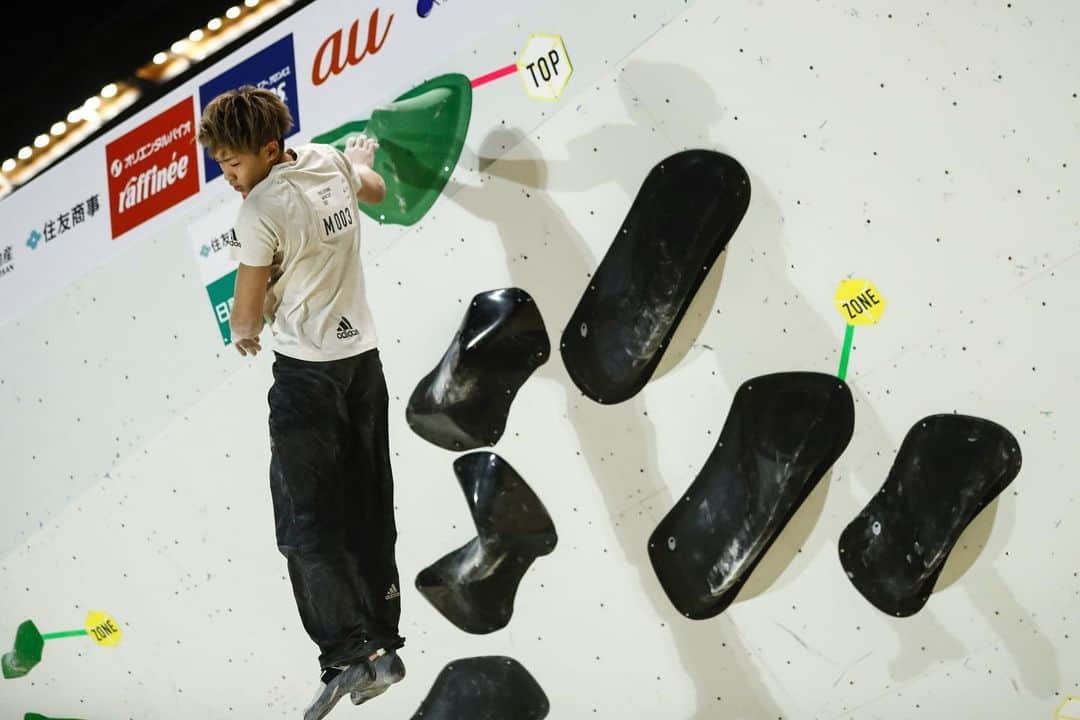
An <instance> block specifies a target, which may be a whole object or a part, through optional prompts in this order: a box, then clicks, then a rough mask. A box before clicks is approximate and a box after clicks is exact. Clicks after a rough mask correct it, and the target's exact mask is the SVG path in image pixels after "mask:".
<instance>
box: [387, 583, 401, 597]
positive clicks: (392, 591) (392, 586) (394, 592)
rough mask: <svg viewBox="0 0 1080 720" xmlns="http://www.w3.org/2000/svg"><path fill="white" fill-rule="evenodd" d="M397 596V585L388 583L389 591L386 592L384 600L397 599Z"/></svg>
mask: <svg viewBox="0 0 1080 720" xmlns="http://www.w3.org/2000/svg"><path fill="white" fill-rule="evenodd" d="M399 595H400V593H399V592H398V589H397V585H396V584H395V583H390V589H389V590H387V591H386V598H385V599H386V600H393V599H394V598H396V597H398V596H399Z"/></svg>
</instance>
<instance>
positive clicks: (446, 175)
mask: <svg viewBox="0 0 1080 720" xmlns="http://www.w3.org/2000/svg"><path fill="white" fill-rule="evenodd" d="M471 117H472V83H471V82H470V80H469V78H467V77H465V76H464V75H461V74H458V73H450V74H447V75H440V76H439V77H436V78H433V79H431V80H428V81H427V82H425V83H423V84H422V85H419V86H417V87H415V88H413V89H412V90H410V91H409V92H407V93H405V94H404V95H402V96H401V97H399V98H397V99H396V100H394V101H393V102H391V103H389V104H386V105H380V106H379V107H377V108H375V110H374V111H373V112H372V113H371V119H370V120H357V121H353V122H348V123H345V124H344V125H341V126H339V127H337V128H334V129H333V130H330V131H329V132H325V133H323V134H321V135H316V136H315V137H313V138H312V139H311V141H312V142H317V143H326V144H329V145H333V146H334V147H336V148H338V149H339V150H344V149H345V143H346V142H348V140H349V138H350V137H352V136H354V135H358V134H360V133H361V132H362V133H364V134H365V135H367V136H368V137H371V138H374V139H376V140H377V141H378V142H379V149H378V150H376V151H375V171H376V172H378V173H379V175H381V176H382V178H383V180H385V181H386V198H385V199H384V200H383V201H382V202H381V203H379V204H378V205H363V204H361V205H359V207H360V210H361V211H362V212H363V213H364V214H366V215H368V216H369V217H371V218H372V219H374V220H377V221H379V222H380V223H383V224H393V225H414V224H415V223H417V222H419V221H420V219H421V218H422V217H423V216H424V215H425V214H426V213H427V211H428V210H430V209H431V206H432V205H434V204H435V201H436V200H438V198H439V195H440V194H442V191H443V188H445V187H446V182H447V181H448V180H449V179H450V174H451V173H452V172H453V171H454V168H455V167H457V162H458V158H459V157H461V149H462V148H463V147H464V146H465V136H466V134H467V133H468V131H469V120H470V118H471Z"/></svg>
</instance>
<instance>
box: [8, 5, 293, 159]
mask: <svg viewBox="0 0 1080 720" xmlns="http://www.w3.org/2000/svg"><path fill="white" fill-rule="evenodd" d="M311 2H312V0H299V1H298V2H295V3H294V4H293V5H292V6H290V7H288V8H286V9H284V10H283V11H281V12H279V13H278V14H277V15H275V16H274V17H273V18H271V19H270V20H269V21H268V22H266V23H264V24H262V25H260V26H258V27H257V28H256V29H255V30H254V31H252V32H251V33H249V34H247V35H245V36H242V37H241V38H239V39H238V40H236V41H234V42H233V43H231V44H229V45H226V46H225V47H222V48H220V49H219V50H218V51H216V52H215V53H213V54H212V55H209V56H207V58H206V59H205V60H204V61H203V62H201V63H199V64H193V65H192V66H191V68H189V69H188V70H186V71H184V72H183V73H181V74H180V75H178V76H177V77H174V78H171V79H170V80H169V81H167V82H166V83H164V84H161V85H156V84H153V83H147V82H145V81H142V80H140V79H138V78H136V77H135V70H136V69H138V68H139V67H141V66H143V65H146V64H147V63H150V62H151V61H152V59H153V57H154V55H155V54H157V53H158V52H163V51H168V49H169V47H170V46H171V45H172V44H173V43H174V42H176V41H177V40H180V39H182V38H186V37H187V36H188V34H189V33H190V32H191V31H192V30H195V29H196V28H203V29H205V27H206V23H208V22H209V21H210V20H211V18H215V17H220V18H222V19H224V17H225V11H226V10H228V9H229V8H230V7H232V6H233V5H240V6H242V5H243V0H233V1H232V2H230V1H229V0H168V1H166V0H113V1H112V2H106V3H102V4H101V5H97V6H95V5H91V4H89V3H86V4H77V5H74V6H71V7H65V6H63V5H61V6H59V8H57V7H56V6H52V5H51V4H46V3H42V4H41V5H39V6H38V7H39V8H40V9H41V13H37V12H35V11H34V10H30V11H29V12H28V13H27V16H28V17H27V20H26V21H25V22H23V23H12V24H9V25H8V27H7V29H6V32H5V33H4V35H5V37H4V41H3V46H4V54H5V57H6V59H7V62H5V63H4V65H5V66H6V68H5V69H6V73H5V77H4V84H5V85H7V90H8V93H9V95H8V97H9V100H8V102H7V103H6V107H5V108H4V110H5V111H4V112H0V130H2V132H0V161H2V160H3V159H6V158H9V157H14V156H15V155H16V153H18V151H19V148H21V147H23V146H24V145H33V142H34V138H35V137H37V136H38V135H40V134H42V133H48V132H49V128H50V127H52V124H53V123H55V122H56V121H58V120H66V119H67V114H68V113H69V112H70V111H71V110H74V109H75V108H77V107H80V106H82V104H83V103H84V102H85V101H86V99H87V98H89V97H92V96H94V95H97V94H98V93H99V92H101V88H103V87H104V86H105V85H107V84H109V83H110V82H117V81H127V82H130V83H133V84H137V85H139V86H140V87H141V88H142V96H141V97H140V98H139V100H138V101H136V103H135V104H134V105H133V106H132V107H130V108H128V109H126V110H125V111H124V112H123V113H121V114H120V115H118V116H117V117H116V118H114V119H112V120H110V121H108V122H107V123H105V124H104V125H103V126H102V127H101V128H99V129H98V130H97V131H96V132H95V133H94V134H93V135H92V136H90V137H89V138H87V139H85V140H83V141H82V142H81V143H80V145H79V147H81V146H82V145H85V144H86V143H87V142H90V141H91V140H93V139H94V138H96V137H98V136H100V134H101V133H102V132H104V131H105V130H107V129H108V128H109V127H112V126H114V125H115V124H117V123H118V122H121V121H122V120H123V119H125V118H126V117H128V116H129V115H131V114H132V113H134V112H136V111H138V110H139V109H140V108H142V107H145V106H146V105H147V104H149V103H151V102H153V101H154V100H155V99H156V98H158V97H160V96H161V95H164V94H165V93H166V92H168V91H169V90H170V89H171V88H173V87H175V86H176V85H177V84H179V83H182V82H184V81H185V80H186V79H187V78H188V77H190V76H191V75H193V74H194V73H197V72H200V71H201V70H202V68H204V67H206V66H207V65H208V64H210V63H213V62H215V61H216V60H218V59H219V58H220V57H222V56H223V55H225V54H227V53H229V52H232V51H233V50H235V49H236V48H237V47H239V46H240V45H243V44H245V43H247V42H250V41H251V40H252V39H253V38H255V37H257V36H258V35H259V34H261V33H262V32H265V31H266V30H267V29H269V28H271V27H273V26H274V25H276V24H277V23H278V22H280V21H281V20H283V19H285V18H286V17H288V16H289V15H291V14H292V13H294V12H296V11H297V10H299V9H300V8H301V7H303V6H305V5H308V4H310V3H311ZM75 149H78V148H73V150H75Z"/></svg>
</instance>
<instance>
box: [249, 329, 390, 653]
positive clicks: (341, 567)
mask: <svg viewBox="0 0 1080 720" xmlns="http://www.w3.org/2000/svg"><path fill="white" fill-rule="evenodd" d="M274 355H275V359H274V364H273V373H274V384H273V386H272V387H271V388H270V392H269V394H268V397H267V400H268V402H269V404H270V493H271V497H272V499H273V503H274V520H275V525H276V528H277V544H278V549H279V550H280V551H281V553H282V554H283V555H284V556H285V558H286V559H287V564H288V569H289V577H290V579H291V580H292V587H293V595H294V596H295V597H296V604H297V607H298V608H299V610H300V619H301V621H302V622H303V625H304V629H305V630H306V631H307V633H308V635H310V636H311V639H312V640H313V641H314V642H315V643H316V644H317V645H318V646H319V649H320V650H321V654H320V656H319V663H320V665H321V666H322V667H323V668H326V667H329V666H330V665H343V664H347V663H350V662H353V661H355V660H357V659H359V658H361V657H363V656H366V655H369V654H370V653H372V652H373V651H375V650H377V649H378V648H380V647H384V648H387V649H389V648H398V647H401V646H402V645H404V644H405V641H404V639H402V638H401V636H400V635H398V620H399V618H400V617H401V600H400V598H399V590H400V587H401V585H400V582H399V580H398V571H397V564H396V562H395V560H394V543H395V541H396V540H397V528H396V526H395V523H394V481H393V476H392V474H391V470H390V448H389V445H390V442H389V434H388V431H387V405H388V397H387V391H386V380H385V378H384V376H383V368H382V362H381V361H380V359H379V352H378V350H377V349H375V350H370V351H368V352H365V353H362V354H360V355H356V356H354V357H350V358H345V359H342V360H334V361H330V362H308V361H304V360H297V359H295V358H291V357H287V356H284V355H281V354H279V353H277V352H275V353H274Z"/></svg>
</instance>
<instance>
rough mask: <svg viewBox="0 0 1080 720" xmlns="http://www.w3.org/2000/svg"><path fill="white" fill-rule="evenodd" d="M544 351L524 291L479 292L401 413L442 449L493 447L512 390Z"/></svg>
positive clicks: (536, 314) (541, 331)
mask: <svg viewBox="0 0 1080 720" xmlns="http://www.w3.org/2000/svg"><path fill="white" fill-rule="evenodd" d="M550 356H551V343H550V341H549V340H548V335H547V329H546V328H545V327H544V320H543V318H542V317H541V316H540V310H539V308H537V307H536V303H535V302H533V299H532V297H531V296H530V295H529V293H527V292H525V291H524V290H521V289H520V288H504V289H502V290H491V291H490V292H485V293H480V294H479V295H476V296H475V297H473V299H472V302H470V303H469V308H468V310H467V311H466V313H465V318H464V320H462V323H461V326H460V327H459V328H458V331H457V334H455V335H454V339H453V340H451V341H450V347H449V348H448V349H447V350H446V352H445V353H444V354H443V357H442V360H440V361H439V364H438V365H437V366H436V367H435V369H433V370H432V371H431V372H429V373H428V374H427V375H426V376H425V377H424V378H423V379H422V380H421V381H420V382H419V383H418V384H417V386H416V389H415V390H414V391H413V394H412V397H410V398H409V404H408V406H407V407H406V409H405V419H406V420H407V421H408V423H409V426H410V427H412V429H413V430H414V431H415V432H416V434H417V435H419V436H420V437H422V438H424V439H425V440H428V441H430V442H432V443H434V444H435V445H438V446H440V447H443V448H446V449H447V450H459V451H461V450H472V449H475V448H478V447H481V446H485V445H487V446H492V445H495V443H496V442H498V440H499V438H500V437H502V433H503V430H504V429H505V428H506V419H507V417H508V416H509V413H510V405H511V403H512V402H513V400H514V397H515V396H516V395H517V392H518V390H520V389H521V386H522V385H523V384H524V383H525V381H526V380H527V379H528V378H529V376H530V375H531V374H532V373H533V371H535V370H536V368H538V367H540V366H541V365H543V364H544V363H546V362H547V361H548V358H549V357H550Z"/></svg>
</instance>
